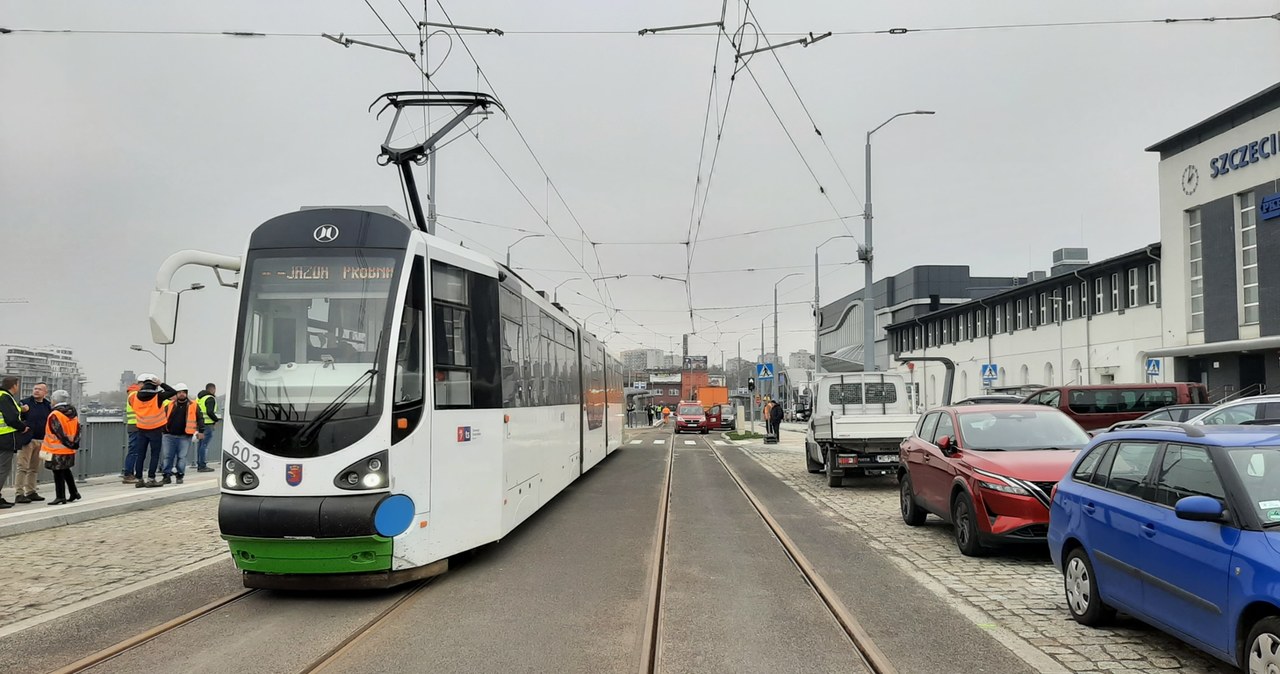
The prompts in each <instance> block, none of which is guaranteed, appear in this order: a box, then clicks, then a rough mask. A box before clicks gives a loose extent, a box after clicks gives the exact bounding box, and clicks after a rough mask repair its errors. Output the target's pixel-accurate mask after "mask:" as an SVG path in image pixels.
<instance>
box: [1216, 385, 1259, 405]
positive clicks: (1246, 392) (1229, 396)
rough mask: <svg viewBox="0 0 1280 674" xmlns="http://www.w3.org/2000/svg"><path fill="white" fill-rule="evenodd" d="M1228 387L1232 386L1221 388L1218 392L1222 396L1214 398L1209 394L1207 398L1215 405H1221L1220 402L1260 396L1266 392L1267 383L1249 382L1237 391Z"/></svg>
mask: <svg viewBox="0 0 1280 674" xmlns="http://www.w3.org/2000/svg"><path fill="white" fill-rule="evenodd" d="M1229 388H1233V387H1223V388H1222V391H1221V394H1220V395H1221V396H1222V397H1220V398H1215V397H1214V396H1210V398H1209V399H1210V400H1213V401H1214V404H1215V405H1221V404H1222V403H1229V402H1231V401H1232V400H1239V399H1241V398H1252V397H1253V396H1260V395H1262V394H1264V393H1266V392H1267V385H1266V384H1261V383H1259V384H1251V385H1249V386H1246V387H1244V388H1242V389H1240V390H1239V391H1229Z"/></svg>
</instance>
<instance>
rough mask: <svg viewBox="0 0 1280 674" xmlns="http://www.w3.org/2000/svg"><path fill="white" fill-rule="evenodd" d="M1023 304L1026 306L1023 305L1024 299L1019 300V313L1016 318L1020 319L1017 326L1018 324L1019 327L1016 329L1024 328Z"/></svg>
mask: <svg viewBox="0 0 1280 674" xmlns="http://www.w3.org/2000/svg"><path fill="white" fill-rule="evenodd" d="M1023 306H1024V305H1023V302H1022V300H1018V313H1017V314H1016V316H1017V319H1016V320H1017V321H1018V323H1017V326H1018V327H1017V328H1015V329H1016V330H1021V329H1022V326H1023V323H1022V308H1023Z"/></svg>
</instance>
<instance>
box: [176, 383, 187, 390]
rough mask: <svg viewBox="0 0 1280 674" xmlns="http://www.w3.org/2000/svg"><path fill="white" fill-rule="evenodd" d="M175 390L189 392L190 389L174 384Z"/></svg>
mask: <svg viewBox="0 0 1280 674" xmlns="http://www.w3.org/2000/svg"><path fill="white" fill-rule="evenodd" d="M173 390H175V391H188V390H189V389H188V388H187V385H186V384H174V385H173Z"/></svg>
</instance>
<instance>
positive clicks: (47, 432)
mask: <svg viewBox="0 0 1280 674" xmlns="http://www.w3.org/2000/svg"><path fill="white" fill-rule="evenodd" d="M55 418H56V419H57V420H58V423H59V424H60V425H61V426H62V434H63V435H65V436H67V437H68V438H71V439H72V440H74V439H75V438H76V436H77V435H79V434H80V417H69V416H67V415H65V414H63V413H62V410H54V411H53V413H52V414H50V415H49V420H48V421H46V422H44V442H43V443H42V444H41V445H40V449H41V450H43V451H46V452H49V453H50V454H75V453H76V450H74V449H72V448H70V447H68V446H66V445H64V444H62V441H61V440H59V439H58V434H57V433H54V432H53V420H54V419H55Z"/></svg>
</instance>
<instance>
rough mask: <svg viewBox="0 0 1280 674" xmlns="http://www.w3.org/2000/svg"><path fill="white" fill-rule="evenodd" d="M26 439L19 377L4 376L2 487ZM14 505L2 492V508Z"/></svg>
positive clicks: (0, 400) (0, 383)
mask: <svg viewBox="0 0 1280 674" xmlns="http://www.w3.org/2000/svg"><path fill="white" fill-rule="evenodd" d="M26 439H27V424H26V422H25V421H23V418H22V407H21V406H20V405H19V404H18V378H17V377H4V378H3V379H0V488H3V487H4V483H5V482H7V481H8V480H9V473H10V472H12V471H13V456H14V455H15V454H17V453H18V449H20V448H21V447H22V445H24V444H26ZM12 507H13V504H12V503H10V502H8V501H6V500H4V493H3V492H0V510H4V509H6V508H12Z"/></svg>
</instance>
